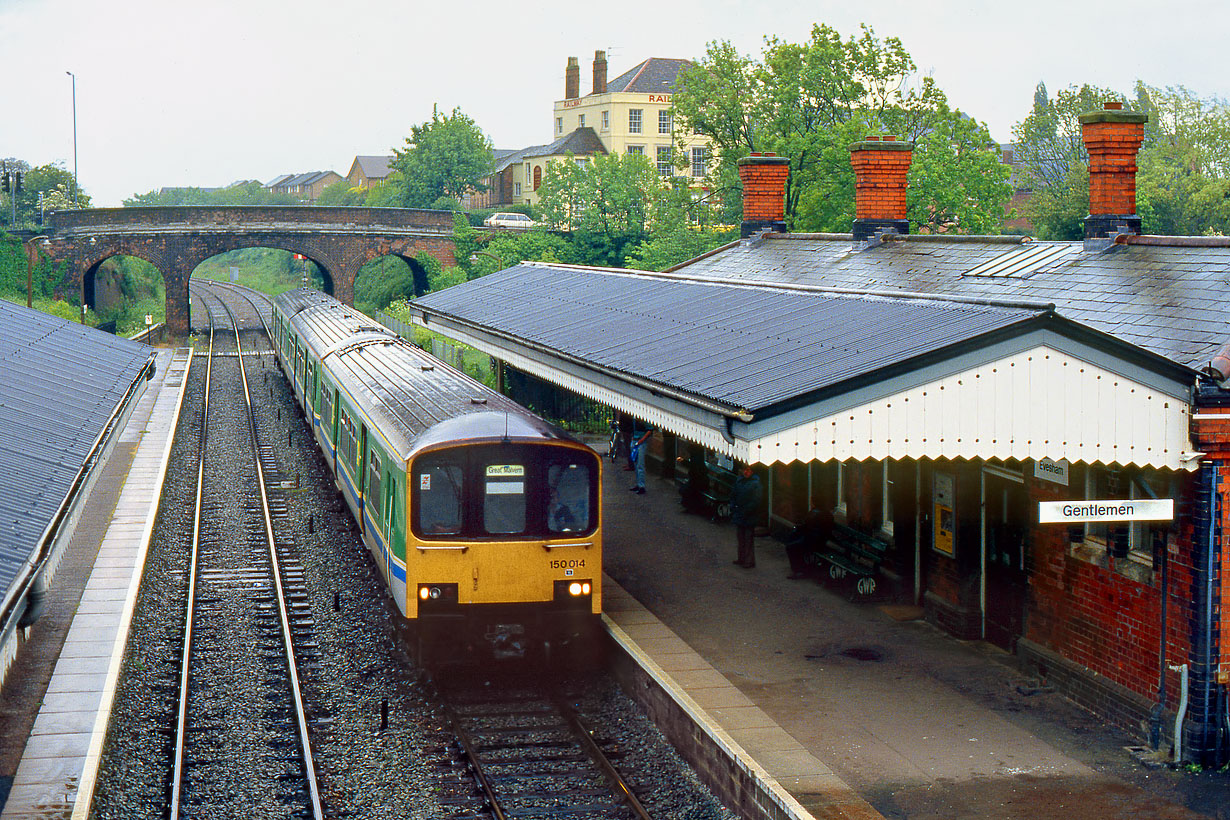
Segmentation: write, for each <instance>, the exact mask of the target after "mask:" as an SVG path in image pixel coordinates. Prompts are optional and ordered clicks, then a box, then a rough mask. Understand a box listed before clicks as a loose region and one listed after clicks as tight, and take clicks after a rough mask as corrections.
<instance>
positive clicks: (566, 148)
mask: <svg viewBox="0 0 1230 820" xmlns="http://www.w3.org/2000/svg"><path fill="white" fill-rule="evenodd" d="M605 153H607V150H606V146H605V145H603V144H602V140H600V139H598V135H597V134H596V133H595V132H594V129H592V128H590V127H589V126H585V127H583V128H578V129H576V130H575V131H573V132H571V133H569V134H565V135H564V136H562V137H560V138H559V139H557V140H556V141H555V142H552V143H548V144H546V145H539V146H536V147H534V148H527V149H525V152H524V153H523V154H522V156H523V157H553V156H558V155H560V154H575V155H577V156H588V155H590V154H605ZM512 161H513V162H515V161H516V160H515V159H514V160H512ZM504 167H508V166H507V165H505V166H504Z"/></svg>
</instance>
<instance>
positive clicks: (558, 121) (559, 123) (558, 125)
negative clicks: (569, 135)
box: [555, 117, 564, 134]
mask: <svg viewBox="0 0 1230 820" xmlns="http://www.w3.org/2000/svg"><path fill="white" fill-rule="evenodd" d="M555 133H557V134H562V133H564V118H563V117H556V118H555Z"/></svg>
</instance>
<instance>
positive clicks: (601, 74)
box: [594, 51, 606, 94]
mask: <svg viewBox="0 0 1230 820" xmlns="http://www.w3.org/2000/svg"><path fill="white" fill-rule="evenodd" d="M594 93H595V94H605V93H606V52H605V51H595V52H594Z"/></svg>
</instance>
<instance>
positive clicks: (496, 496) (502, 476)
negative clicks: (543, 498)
mask: <svg viewBox="0 0 1230 820" xmlns="http://www.w3.org/2000/svg"><path fill="white" fill-rule="evenodd" d="M484 479H485V481H484V484H485V489H484V492H483V529H484V530H486V531H487V532H488V533H491V534H501V535H506V534H509V533H515V532H524V531H525V466H524V465H522V464H488V465H487V468H486V470H485V471H484Z"/></svg>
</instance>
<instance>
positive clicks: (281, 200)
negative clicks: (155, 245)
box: [124, 180, 301, 208]
mask: <svg viewBox="0 0 1230 820" xmlns="http://www.w3.org/2000/svg"><path fill="white" fill-rule="evenodd" d="M299 204H301V203H300V201H299V200H298V199H296V198H295V197H294V196H293V195H291V194H275V193H273V192H272V191H268V190H266V189H265V188H264V187H263V186H262V185H261V183H260V182H258V181H256V180H248V181H247V182H239V183H236V184H234V185H231V186H228V187H226V188H193V187H188V188H163V189H161V190H159V191H150V192H148V193H144V194H134V195H133V196H130V197H129V198H127V199H125V200H124V207H126V208H134V207H141V206H148V207H156V206H163V207H165V206H173V205H215V206H221V205H299Z"/></svg>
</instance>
